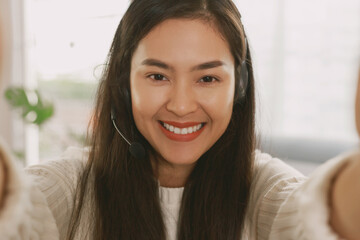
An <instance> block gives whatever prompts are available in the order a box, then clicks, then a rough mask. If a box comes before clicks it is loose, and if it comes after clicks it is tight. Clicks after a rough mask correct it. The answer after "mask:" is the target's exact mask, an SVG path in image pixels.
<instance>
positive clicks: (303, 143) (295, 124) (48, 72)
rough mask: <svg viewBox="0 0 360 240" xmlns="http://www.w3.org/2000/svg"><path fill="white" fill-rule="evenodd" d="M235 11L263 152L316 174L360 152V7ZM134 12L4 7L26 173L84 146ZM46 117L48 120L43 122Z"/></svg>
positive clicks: (78, 1) (51, 0) (73, 4)
mask: <svg viewBox="0 0 360 240" xmlns="http://www.w3.org/2000/svg"><path fill="white" fill-rule="evenodd" d="M234 2H235V3H236V5H237V6H238V8H239V10H240V12H241V14H242V20H243V23H244V26H245V30H246V32H247V36H248V41H249V44H250V46H251V50H252V54H253V60H254V69H255V78H256V87H257V90H256V91H257V93H256V94H257V100H258V101H257V123H256V124H257V133H258V141H259V143H258V145H259V148H260V149H262V150H263V151H266V152H269V153H271V154H272V155H274V156H277V157H280V158H282V159H284V160H285V161H287V162H289V163H290V164H292V165H293V166H295V167H296V168H298V169H299V170H300V171H302V172H304V173H305V174H309V173H310V172H311V171H312V170H313V169H314V167H316V166H317V165H318V164H320V163H321V162H323V161H325V160H326V159H329V158H331V157H333V156H335V155H336V154H338V153H340V152H342V151H346V150H349V149H352V148H355V147H357V145H358V137H357V134H356V128H355V122H354V119H355V117H354V109H355V91H356V86H357V79H358V71H359V65H360V1H359V0H345V1H343V0H287V1H285V0H234ZM128 5H129V1H128V0H0V19H1V21H2V22H3V23H4V26H5V28H4V29H3V32H4V45H5V55H4V70H3V71H2V73H1V76H0V78H1V80H0V81H1V82H2V89H1V92H0V97H1V100H0V135H1V136H2V137H3V138H4V139H5V140H6V141H7V144H8V145H9V146H10V148H11V149H12V150H13V152H14V153H15V154H16V155H17V156H18V158H19V159H20V160H21V161H22V162H23V163H24V165H28V164H34V163H37V162H41V161H46V160H49V159H53V158H56V157H58V156H59V155H60V154H61V153H62V152H63V151H64V150H65V149H66V148H67V147H68V146H84V140H85V137H86V131H87V127H88V122H89V120H90V116H91V113H92V108H93V104H94V98H95V93H96V87H97V84H98V82H99V79H100V77H101V72H102V64H103V63H104V61H105V59H106V56H107V52H108V50H109V48H110V44H111V41H112V38H113V36H114V33H115V30H116V27H117V25H118V24H119V22H120V19H121V17H122V15H123V14H124V12H125V10H126V8H127V7H128ZM14 87H20V88H16V89H15V90H16V91H15V90H14ZM9 89H10V90H11V89H12V90H13V91H12V92H11V91H10V92H9ZM19 89H20V90H22V91H23V92H21V91H20V90H19ZM6 90H8V91H6ZM21 94H23V95H21ZM5 95H6V96H5ZM20 95H21V96H23V98H20V99H22V100H24V99H25V100H24V101H25V103H24V104H25V105H26V104H27V105H26V106H27V107H28V110H27V111H25V112H24V108H26V106H25V105H21V104H22V103H21V102H20V100H16V99H19V96H20ZM21 96H20V97H21ZM15 97H18V98H15ZM6 99H7V100H6ZM11 99H12V102H11ZM14 99H15V100H16V101H15V100H14ZM14 101H15V103H17V105H16V104H14ZM11 103H12V104H11ZM20 105H21V106H22V107H21V106H20ZM34 106H36V107H34ZM37 107H38V108H37ZM19 109H20V110H19ZM21 109H22V110H21ZM39 109H40V110H39ZM38 110H39V111H38ZM41 112H46V113H47V115H46V114H45V115H46V116H45V115H44V116H45V117H44V119H43V120H44V121H43V122H40V121H36V119H37V118H39V116H40V115H41V114H40V113H41ZM38 120H39V119H38ZM34 122H35V123H34Z"/></svg>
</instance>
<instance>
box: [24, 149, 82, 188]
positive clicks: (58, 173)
mask: <svg viewBox="0 0 360 240" xmlns="http://www.w3.org/2000/svg"><path fill="white" fill-rule="evenodd" d="M88 154H89V149H88V148H75V147H71V148H68V149H67V150H66V151H65V153H64V154H63V155H62V156H61V157H59V158H58V159H54V160H50V161H47V162H44V163H41V164H37V165H32V166H29V167H27V168H26V169H25V172H26V173H27V174H28V175H29V176H30V177H32V178H33V179H34V180H35V182H38V183H41V182H42V181H43V180H44V179H46V181H47V182H49V181H50V182H52V181H56V182H57V183H62V184H65V185H66V187H67V188H68V189H70V190H71V191H74V190H75V189H74V188H75V186H76V183H77V181H78V178H79V177H80V175H81V173H82V172H83V171H84V168H85V166H86V163H87V160H88Z"/></svg>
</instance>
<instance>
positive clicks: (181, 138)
mask: <svg viewBox="0 0 360 240" xmlns="http://www.w3.org/2000/svg"><path fill="white" fill-rule="evenodd" d="M159 126H160V129H161V131H162V132H163V133H164V134H165V136H166V137H168V138H169V139H171V140H174V141H178V142H190V141H192V140H194V139H195V138H197V137H198V136H199V135H200V134H201V133H202V131H203V130H204V128H205V127H206V124H205V125H203V126H202V128H201V129H200V130H198V131H196V132H193V133H188V134H175V133H173V132H170V131H169V130H167V129H166V128H164V127H163V126H162V124H161V123H159Z"/></svg>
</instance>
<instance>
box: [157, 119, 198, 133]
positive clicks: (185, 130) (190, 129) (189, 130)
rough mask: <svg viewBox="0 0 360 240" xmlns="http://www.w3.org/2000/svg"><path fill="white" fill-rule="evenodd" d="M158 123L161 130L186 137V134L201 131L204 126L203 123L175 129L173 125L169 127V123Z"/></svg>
mask: <svg viewBox="0 0 360 240" xmlns="http://www.w3.org/2000/svg"><path fill="white" fill-rule="evenodd" d="M159 122H160V124H161V126H162V127H163V128H165V129H166V130H168V131H169V132H171V133H174V134H178V135H187V134H192V133H196V132H198V131H199V130H201V129H202V128H203V127H204V125H205V123H199V124H194V125H193V126H188V127H183V128H181V127H176V126H174V125H171V124H169V123H164V122H162V121H159Z"/></svg>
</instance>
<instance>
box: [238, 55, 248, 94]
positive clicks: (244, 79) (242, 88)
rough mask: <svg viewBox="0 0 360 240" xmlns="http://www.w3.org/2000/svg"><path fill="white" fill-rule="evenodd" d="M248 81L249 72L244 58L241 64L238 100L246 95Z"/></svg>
mask: <svg viewBox="0 0 360 240" xmlns="http://www.w3.org/2000/svg"><path fill="white" fill-rule="evenodd" d="M248 82H249V73H248V68H247V64H246V61H245V60H244V61H242V63H241V66H240V82H239V89H238V96H237V100H239V101H241V100H242V99H243V98H244V97H245V95H246V90H247V86H248Z"/></svg>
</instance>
